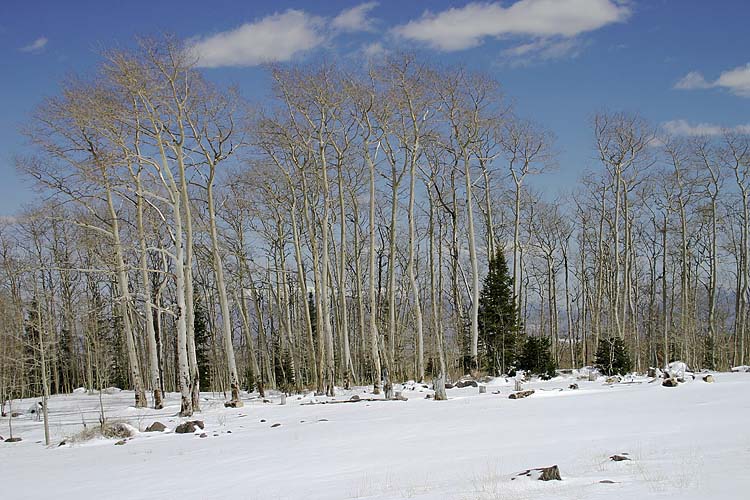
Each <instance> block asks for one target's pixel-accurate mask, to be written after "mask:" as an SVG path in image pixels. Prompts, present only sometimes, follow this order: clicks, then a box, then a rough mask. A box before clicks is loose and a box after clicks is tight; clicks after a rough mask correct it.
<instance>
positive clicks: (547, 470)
mask: <svg viewBox="0 0 750 500" xmlns="http://www.w3.org/2000/svg"><path fill="white" fill-rule="evenodd" d="M534 475H538V477H537V479H538V480H539V481H562V478H561V477H560V469H559V468H558V467H557V465H552V466H550V467H537V468H536V469H528V470H525V471H523V472H520V473H518V475H517V476H516V477H521V476H526V477H533V476H534ZM516 477H512V478H511V481H512V480H514V479H516Z"/></svg>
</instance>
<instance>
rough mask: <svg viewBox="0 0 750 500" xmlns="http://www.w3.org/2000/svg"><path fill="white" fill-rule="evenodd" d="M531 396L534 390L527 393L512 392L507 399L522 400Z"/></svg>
mask: <svg viewBox="0 0 750 500" xmlns="http://www.w3.org/2000/svg"><path fill="white" fill-rule="evenodd" d="M532 394H534V390H533V389H531V390H528V391H520V392H514V393H513V394H511V395H510V396H508V399H522V398H527V397H529V396H531V395H532Z"/></svg>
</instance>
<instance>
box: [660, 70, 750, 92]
mask: <svg viewBox="0 0 750 500" xmlns="http://www.w3.org/2000/svg"><path fill="white" fill-rule="evenodd" d="M712 87H719V88H724V89H727V90H729V91H730V92H731V93H733V94H735V95H738V96H741V97H750V63H748V64H746V65H744V66H738V67H736V68H733V69H730V70H727V71H724V72H723V73H721V74H720V75H719V78H717V79H716V80H714V81H712V82H710V81H707V80H706V78H705V77H704V76H703V75H702V74H701V73H699V72H698V71H691V72H690V73H688V74H687V75H685V76H683V77H682V78H680V79H679V80H678V81H677V83H675V85H674V88H676V89H680V90H693V89H708V88H712Z"/></svg>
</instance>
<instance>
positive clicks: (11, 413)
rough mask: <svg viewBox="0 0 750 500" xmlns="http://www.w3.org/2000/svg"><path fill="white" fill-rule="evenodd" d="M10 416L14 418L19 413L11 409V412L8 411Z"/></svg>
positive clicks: (18, 415)
mask: <svg viewBox="0 0 750 500" xmlns="http://www.w3.org/2000/svg"><path fill="white" fill-rule="evenodd" d="M10 416H11V417H12V418H16V417H20V416H21V414H20V413H19V412H17V411H12V412H10Z"/></svg>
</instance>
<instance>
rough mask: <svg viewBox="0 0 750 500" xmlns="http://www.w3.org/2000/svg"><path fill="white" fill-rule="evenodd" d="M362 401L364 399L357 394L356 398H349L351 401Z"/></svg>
mask: <svg viewBox="0 0 750 500" xmlns="http://www.w3.org/2000/svg"><path fill="white" fill-rule="evenodd" d="M360 399H362V398H360V397H359V396H358V395H356V394H355V395H354V396H352V397H350V398H349V401H359V400H360Z"/></svg>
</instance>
